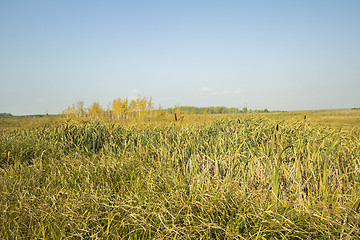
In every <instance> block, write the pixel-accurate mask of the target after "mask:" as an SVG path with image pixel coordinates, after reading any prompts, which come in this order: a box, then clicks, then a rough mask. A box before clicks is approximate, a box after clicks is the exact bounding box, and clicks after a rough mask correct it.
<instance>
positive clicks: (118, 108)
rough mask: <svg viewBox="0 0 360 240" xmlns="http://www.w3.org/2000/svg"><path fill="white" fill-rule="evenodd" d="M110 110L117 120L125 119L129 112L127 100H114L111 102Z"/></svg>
mask: <svg viewBox="0 0 360 240" xmlns="http://www.w3.org/2000/svg"><path fill="white" fill-rule="evenodd" d="M112 110H113V113H114V116H115V117H116V118H117V119H120V118H124V119H125V118H126V117H127V115H128V111H129V100H128V99H127V98H125V99H123V100H122V99H121V98H117V99H114V100H113V102H112Z"/></svg>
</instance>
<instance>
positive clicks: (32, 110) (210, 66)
mask: <svg viewBox="0 0 360 240" xmlns="http://www.w3.org/2000/svg"><path fill="white" fill-rule="evenodd" d="M359 12H360V1H359V0H337V1H334V0H317V1H314V0H302V1H295V0H294V1H289V0H283V1H280V0H251V1H250V0H248V1H245V0H237V1H234V0H222V1H215V0H191V1H190V0H181V1H180V0H166V1H165V0H152V1H149V0H146V1H145V0H143V1H140V0H131V1H122V0H117V1H111V0H104V1H93V0H86V1H85V0H77V1H74V0H61V1H48V0H32V1H25V0H0V113H1V112H7V113H12V114H13V115H26V114H44V113H49V114H56V113H61V112H62V111H63V110H64V109H66V107H67V106H70V105H71V104H73V103H75V102H77V101H79V100H82V101H84V102H85V105H86V106H90V105H91V104H92V103H93V102H95V101H98V102H99V103H100V104H101V105H102V106H103V107H104V108H106V107H108V106H109V104H110V103H111V102H112V100H113V99H115V98H126V97H128V98H130V99H132V98H135V97H136V96H138V95H142V96H145V97H152V98H153V102H154V104H155V106H158V105H159V104H160V105H161V106H162V107H163V108H167V107H173V106H174V105H180V106H198V107H207V106H226V107H237V108H240V109H241V108H243V107H247V108H248V109H258V110H261V109H265V108H266V109H269V110H272V111H273V110H287V111H292V110H317V109H340V108H352V107H360V14H359Z"/></svg>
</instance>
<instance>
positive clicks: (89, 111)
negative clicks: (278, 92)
mask: <svg viewBox="0 0 360 240" xmlns="http://www.w3.org/2000/svg"><path fill="white" fill-rule="evenodd" d="M248 112H268V110H267V109H265V110H251V109H250V110H248V109H247V108H246V107H244V108H242V109H238V108H235V107H232V108H228V107H224V106H219V107H194V106H175V107H174V108H167V109H163V108H162V107H161V106H160V105H159V107H158V108H157V109H155V108H154V104H153V101H152V97H149V98H147V97H144V96H141V95H139V96H138V97H137V98H136V99H129V98H116V99H114V100H113V101H112V102H111V104H109V106H108V108H107V109H104V108H102V107H101V105H100V104H99V102H94V103H93V104H92V105H91V106H90V107H87V108H86V107H85V105H84V102H83V101H78V102H77V103H74V104H72V105H71V106H69V107H68V108H67V109H65V110H64V111H63V114H65V115H66V116H69V117H90V118H103V117H107V118H112V119H115V120H120V119H121V120H127V119H151V118H164V117H166V116H170V115H174V114H175V115H177V116H180V114H185V115H188V114H236V113H248Z"/></svg>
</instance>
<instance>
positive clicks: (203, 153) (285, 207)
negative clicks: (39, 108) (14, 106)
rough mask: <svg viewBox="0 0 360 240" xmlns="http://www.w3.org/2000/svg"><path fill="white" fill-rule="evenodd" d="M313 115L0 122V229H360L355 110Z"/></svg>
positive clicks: (91, 235)
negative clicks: (13, 125)
mask: <svg viewBox="0 0 360 240" xmlns="http://www.w3.org/2000/svg"><path fill="white" fill-rule="evenodd" d="M317 114H318V113H306V115H307V118H306V121H304V113H281V114H279V113H276V114H243V115H225V116H224V115H217V116H207V115H201V116H188V117H185V118H183V119H182V121H177V122H174V120H173V118H172V120H170V121H171V122H170V121H161V122H147V123H141V122H127V123H119V122H108V123H105V122H92V121H87V120H82V121H77V120H70V121H66V122H62V123H60V124H59V123H55V124H52V125H51V124H49V125H47V126H46V127H41V126H40V125H41V124H40V125H39V126H38V127H36V128H26V129H25V130H19V129H18V130H15V131H10V130H7V131H4V132H3V133H2V134H1V135H0V136H1V138H0V148H1V152H0V163H1V169H0V222H1V223H0V226H1V227H0V238H1V239H34V238H42V239H65V238H71V239H73V238H74V239H354V238H355V239H356V238H358V236H359V234H360V225H359V224H360V222H359V219H360V218H359V217H360V214H359V208H360V207H359V206H360V205H359V204H360V198H359V196H360V195H359V193H360V192H359V187H360V175H359V166H360V158H359V156H360V147H359V146H360V140H359V139H360V138H359V137H360V135H359V131H357V130H356V129H357V126H356V120H355V121H353V120H349V122H351V124H355V126H354V127H353V128H343V127H342V124H341V122H342V121H343V120H342V117H343V116H344V114H343V113H340V115H339V117H338V118H336V120H335V121H334V120H333V121H334V122H335V124H334V125H327V126H326V127H323V126H322V124H320V123H321V122H322V120H320V119H323V118H326V117H331V116H332V115H331V114H329V115H327V116H324V114H319V115H317ZM349 114H350V115H349V119H356V118H357V117H356V116H353V115H352V112H350V113H349ZM354 114H355V115H357V114H358V113H357V112H354ZM335 125H336V126H335ZM339 127H342V128H341V129H340V128H339ZM349 129H352V130H349Z"/></svg>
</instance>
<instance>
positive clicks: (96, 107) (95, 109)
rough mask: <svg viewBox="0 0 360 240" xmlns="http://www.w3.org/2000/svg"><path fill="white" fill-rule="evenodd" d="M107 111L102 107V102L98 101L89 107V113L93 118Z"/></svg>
mask: <svg viewBox="0 0 360 240" xmlns="http://www.w3.org/2000/svg"><path fill="white" fill-rule="evenodd" d="M104 113H105V111H104V109H102V108H101V106H100V104H99V103H98V102H94V103H93V104H92V105H91V106H90V107H89V108H88V115H89V116H90V117H93V118H99V117H102V116H103V115H104Z"/></svg>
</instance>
